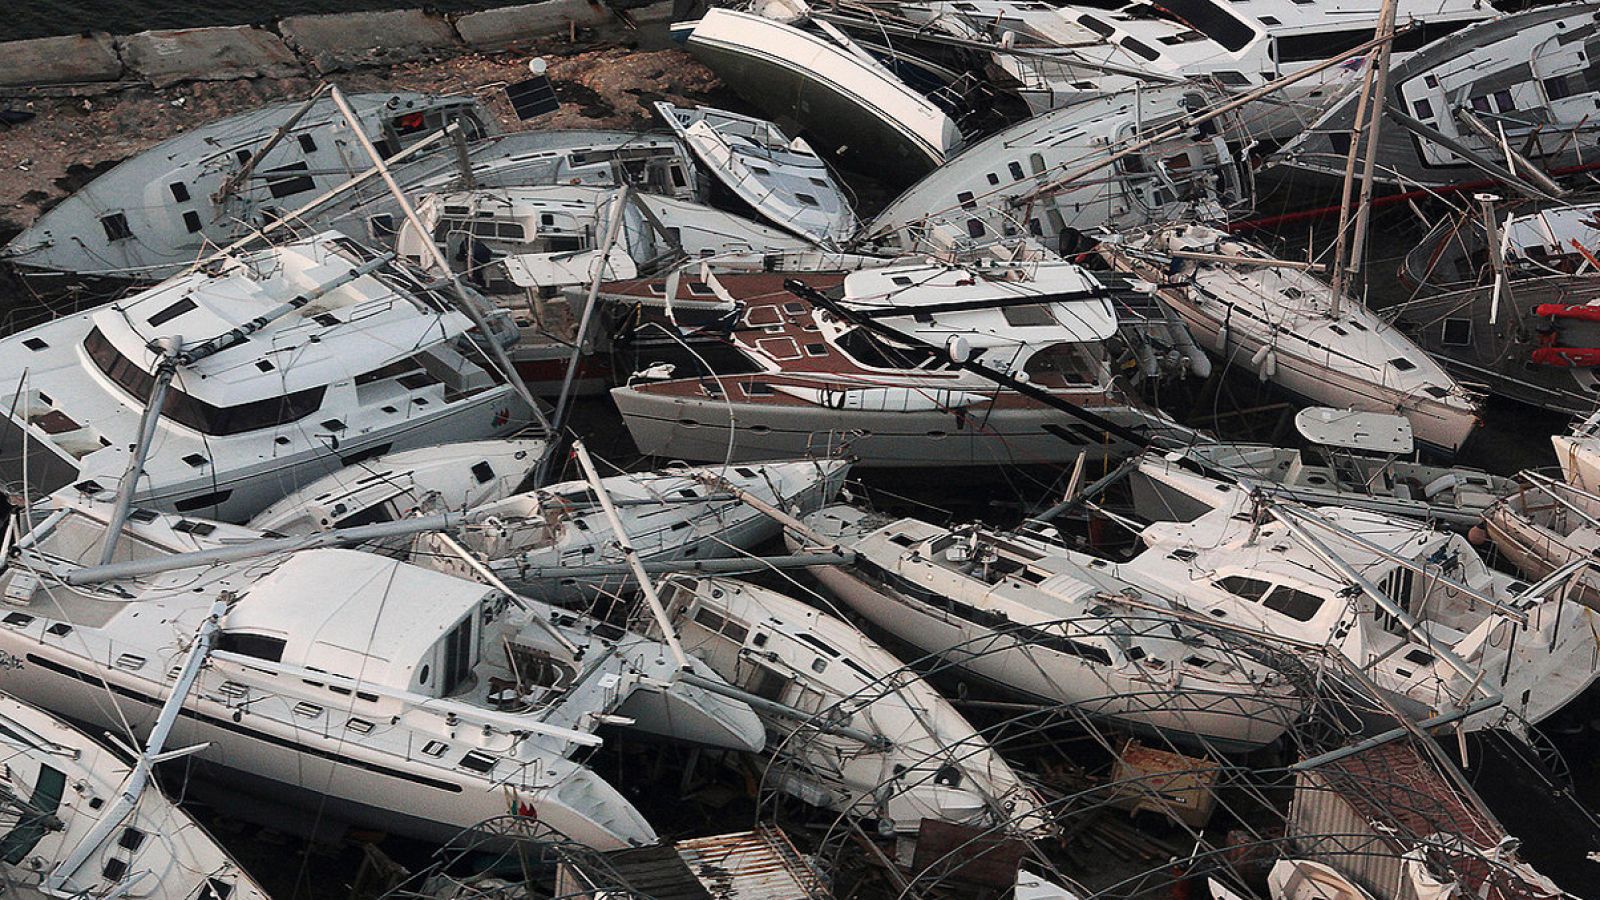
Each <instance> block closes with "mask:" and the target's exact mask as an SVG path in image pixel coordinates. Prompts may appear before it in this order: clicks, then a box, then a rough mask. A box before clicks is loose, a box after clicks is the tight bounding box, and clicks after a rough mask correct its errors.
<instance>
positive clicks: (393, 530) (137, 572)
mask: <svg viewBox="0 0 1600 900" xmlns="http://www.w3.org/2000/svg"><path fill="white" fill-rule="evenodd" d="M470 521H472V518H471V517H469V516H466V515H463V514H462V513H439V514H437V515H432V516H422V517H419V518H415V519H401V520H400V521H398V522H379V523H377V524H375V525H358V526H356V527H354V528H336V529H334V530H332V531H324V532H320V533H317V534H306V535H297V536H295V537H284V538H262V539H261V540H259V541H249V542H246V543H239V544H228V545H227V546H223V547H214V548H212V549H210V550H191V551H189V552H187V553H168V554H164V555H161V556H155V557H151V558H150V559H134V560H128V561H126V562H119V563H107V564H105V565H99V566H84V567H82V568H80V569H74V570H72V571H69V572H67V573H65V574H63V575H62V576H61V580H62V581H63V582H65V583H67V584H70V585H84V584H99V583H101V582H103V581H114V580H116V579H121V578H136V577H139V576H141V575H155V574H158V573H160V572H171V571H173V570H174V569H188V568H191V567H194V566H208V565H212V564H214V563H225V562H237V561H238V560H241V559H253V558H255V557H258V556H269V555H271V554H273V553H289V552H292V551H295V550H315V549H317V548H319V547H337V546H341V545H343V544H356V543H361V542H362V541H372V540H378V539H379V538H386V537H403V536H405V535H408V534H419V533H421V532H424V531H440V530H443V529H445V528H452V527H454V526H456V525H460V524H462V523H463V522H470Z"/></svg>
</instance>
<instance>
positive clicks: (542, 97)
mask: <svg viewBox="0 0 1600 900" xmlns="http://www.w3.org/2000/svg"><path fill="white" fill-rule="evenodd" d="M506 99H508V100H510V101H511V108H512V109H514V110H516V111H517V118H519V119H521V120H523V121H527V120H528V119H532V118H536V117H538V116H542V115H544V114H545V113H553V112H555V111H556V110H558V109H560V108H561V101H560V100H557V99H556V86H555V85H553V84H551V83H550V76H548V75H536V76H534V77H533V78H529V79H528V80H527V81H519V82H517V83H516V84H508V85H506Z"/></svg>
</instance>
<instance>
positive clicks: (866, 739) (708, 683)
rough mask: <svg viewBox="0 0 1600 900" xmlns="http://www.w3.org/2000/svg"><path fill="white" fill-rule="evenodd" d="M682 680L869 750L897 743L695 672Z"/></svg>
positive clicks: (684, 676) (685, 673) (682, 677)
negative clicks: (858, 743) (855, 743)
mask: <svg viewBox="0 0 1600 900" xmlns="http://www.w3.org/2000/svg"><path fill="white" fill-rule="evenodd" d="M678 677H679V678H681V679H683V681H684V683H686V684H692V685H694V686H695V687H697V688H700V689H702V690H705V691H710V692H711V693H713V694H720V695H722V696H724V697H727V698H729V699H730V700H738V701H740V702H742V703H744V704H746V705H748V706H751V707H754V708H755V709H760V710H765V711H767V712H769V713H772V714H773V715H777V716H783V717H784V718H786V719H794V720H796V721H799V722H804V723H806V724H807V725H810V726H812V727H813V728H816V729H817V730H818V731H822V732H825V733H827V734H836V735H838V736H840V737H842V738H849V739H850V740H852V741H859V742H861V743H863V744H866V745H867V746H868V747H874V748H878V749H886V748H888V747H892V746H894V744H893V742H891V741H890V740H889V739H888V738H886V737H884V736H883V735H881V734H873V733H871V732H869V731H862V730H861V729H859V728H851V727H850V726H848V725H841V724H839V723H836V722H829V721H828V720H827V719H825V718H823V717H821V716H819V715H817V714H816V713H810V712H806V711H805V710H803V709H797V708H795V707H793V706H789V705H788V704H786V703H779V702H777V701H775V700H768V699H767V698H765V697H761V696H757V695H755V694H752V693H750V692H749V691H741V690H739V689H738V688H736V687H734V686H733V685H731V684H728V683H727V682H725V681H713V680H711V679H710V678H702V677H701V676H699V675H696V674H694V673H693V672H684V673H682V674H680V675H679V676H678Z"/></svg>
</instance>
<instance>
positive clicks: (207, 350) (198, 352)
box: [176, 253, 395, 366]
mask: <svg viewBox="0 0 1600 900" xmlns="http://www.w3.org/2000/svg"><path fill="white" fill-rule="evenodd" d="M394 258H395V255H394V254H393V253H384V254H382V255H380V256H378V257H377V258H376V259H372V260H369V261H367V262H364V263H362V264H361V265H358V266H356V267H355V268H353V269H349V270H348V271H345V272H342V273H340V274H339V275H336V276H334V277H333V278H330V279H329V280H327V281H325V282H323V283H322V284H319V285H317V286H316V287H315V288H312V289H311V290H309V291H306V292H305V293H303V294H300V295H298V296H296V297H295V298H294V299H292V300H289V301H287V302H284V303H280V304H278V305H277V306H275V307H273V308H272V309H269V310H267V311H266V312H264V313H262V314H261V315H259V316H256V317H255V318H254V319H251V320H250V321H248V322H246V323H244V324H243V325H240V326H239V327H238V328H234V329H232V330H230V331H228V332H226V333H224V334H219V335H217V336H216V337H214V338H211V339H209V340H205V341H202V342H200V343H198V344H196V345H195V346H194V349H192V350H181V351H178V352H177V354H176V360H177V363H178V364H179V365H183V366H192V365H194V364H195V363H197V362H199V361H200V360H202V359H205V358H206V357H208V356H214V355H216V354H218V353H221V352H222V351H224V350H226V349H228V348H229V347H232V346H234V345H235V344H238V343H239V342H240V341H243V340H244V339H245V338H247V337H249V336H250V335H252V334H255V333H256V332H258V331H260V330H261V329H263V328H265V327H267V326H268V325H271V324H272V323H273V322H275V321H277V320H278V319H281V318H283V317H284V316H286V315H288V314H289V313H292V312H294V311H295V310H297V309H300V308H302V307H304V306H306V305H307V304H309V303H311V302H312V301H313V300H317V299H319V298H321V297H324V296H326V295H328V294H329V293H331V292H333V291H336V290H338V289H339V288H341V287H344V286H345V285H347V284H349V283H350V282H352V281H355V280H356V279H358V278H362V277H364V276H367V275H371V274H372V273H373V272H376V271H378V270H379V269H381V268H383V267H384V266H386V265H388V264H389V263H390V262H392V261H393V260H394Z"/></svg>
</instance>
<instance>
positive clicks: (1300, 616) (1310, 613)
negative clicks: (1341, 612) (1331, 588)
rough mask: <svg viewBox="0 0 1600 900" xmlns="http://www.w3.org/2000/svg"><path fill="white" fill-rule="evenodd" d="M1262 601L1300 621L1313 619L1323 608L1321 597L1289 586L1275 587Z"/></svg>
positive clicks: (1268, 607) (1269, 606)
mask: <svg viewBox="0 0 1600 900" xmlns="http://www.w3.org/2000/svg"><path fill="white" fill-rule="evenodd" d="M1262 603H1263V604H1264V605H1265V606H1266V607H1267V609H1270V610H1273V611H1274V612H1280V613H1283V614H1284V615H1286V616H1288V617H1289V618H1291V619H1294V620H1295V621H1298V622H1309V621H1311V620H1312V619H1313V618H1314V617H1315V616H1316V615H1317V611H1318V610H1320V609H1322V598H1321V597H1318V596H1317V595H1315V594H1308V593H1306V592H1305V591H1297V590H1295V589H1294V588H1288V587H1279V588H1277V589H1275V590H1274V591H1273V592H1272V593H1270V594H1268V595H1267V599H1266V600H1263V601H1262Z"/></svg>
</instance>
